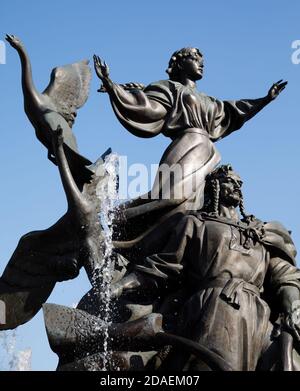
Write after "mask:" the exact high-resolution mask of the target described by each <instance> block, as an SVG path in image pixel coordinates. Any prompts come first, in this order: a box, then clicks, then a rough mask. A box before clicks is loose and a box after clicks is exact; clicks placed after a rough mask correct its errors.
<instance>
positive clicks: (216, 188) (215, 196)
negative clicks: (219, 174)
mask: <svg viewBox="0 0 300 391" xmlns="http://www.w3.org/2000/svg"><path fill="white" fill-rule="evenodd" d="M211 188H212V212H213V214H214V215H216V216H218V215H219V206H220V182H219V180H218V179H213V180H212V181H211Z"/></svg>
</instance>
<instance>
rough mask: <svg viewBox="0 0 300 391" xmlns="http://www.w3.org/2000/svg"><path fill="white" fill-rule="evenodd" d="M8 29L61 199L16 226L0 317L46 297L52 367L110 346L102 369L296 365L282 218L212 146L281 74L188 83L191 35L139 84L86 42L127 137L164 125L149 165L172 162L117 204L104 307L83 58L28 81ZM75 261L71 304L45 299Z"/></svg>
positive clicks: (83, 360) (292, 277)
mask: <svg viewBox="0 0 300 391" xmlns="http://www.w3.org/2000/svg"><path fill="white" fill-rule="evenodd" d="M6 39H7V41H8V42H9V43H10V45H11V46H12V47H13V48H15V49H16V51H17V52H18V54H19V57H20V60H21V66H22V88H23V94H24V106H25V111H26V114H27V116H28V118H29V120H30V121H31V123H32V125H33V127H34V128H35V131H36V136H37V138H38V139H39V141H41V143H42V144H43V145H44V146H45V147H46V149H47V153H48V158H49V160H50V161H51V162H52V163H54V164H55V165H57V167H58V171H59V174H60V178H61V182H62V185H63V187H64V191H65V194H66V198H67V202H68V209H67V212H66V213H65V215H64V216H63V217H62V218H61V219H59V220H58V221H57V222H56V223H55V224H54V225H53V226H52V227H50V228H48V229H46V230H42V231H34V232H31V233H28V234H26V235H24V236H23V237H22V238H21V239H20V241H19V243H18V246H17V248H16V250H15V252H14V253H13V255H12V257H11V259H10V260H9V262H8V264H7V266H6V268H5V270H4V273H3V275H2V277H1V278H0V300H1V301H2V302H4V303H5V305H6V312H7V313H6V323H5V324H3V325H0V330H6V329H13V328H15V327H17V326H19V325H21V324H24V323H25V322H27V321H29V320H30V319H31V318H32V317H33V316H35V314H36V313H37V312H38V311H39V310H40V309H41V307H43V310H44V317H45V325H46V329H47V334H48V338H49V343H50V346H51V348H52V350H53V351H54V352H56V353H57V355H58V356H59V364H58V370H83V371H88V370H91V369H92V370H101V369H103V362H104V360H106V361H107V358H105V357H104V355H105V354H107V351H108V352H109V356H108V357H109V359H108V364H107V365H108V369H111V370H114V369H121V370H134V369H147V370H153V371H154V370H156V371H164V370H178V371H184V370H197V371H209V370H219V371H256V370H264V371H276V370H285V371H292V370H299V369H300V357H299V354H298V351H299V341H300V325H299V316H298V315H299V303H300V301H299V300H300V271H299V270H298V269H297V267H296V260H295V256H296V249H295V246H294V244H293V241H292V239H291V235H290V233H289V231H288V230H287V229H286V228H285V227H283V226H282V225H281V224H280V223H279V222H275V221H273V222H265V221H261V220H259V219H258V218H256V217H255V216H254V215H249V214H247V213H246V211H245V207H244V200H243V195H242V190H241V189H242V179H241V178H240V176H239V175H238V174H237V173H236V172H235V171H234V170H233V168H232V167H231V165H219V162H220V154H219V152H218V150H217V149H216V147H215V142H216V141H218V140H220V139H222V138H224V137H226V136H228V135H230V134H231V133H232V132H234V131H236V130H238V129H240V128H241V127H242V126H243V125H244V123H245V122H246V121H248V120H249V119H251V118H252V117H254V116H255V115H256V114H257V113H258V112H259V111H260V110H262V109H263V108H264V107H265V106H266V105H267V104H269V103H270V102H271V101H272V100H274V99H275V98H276V97H277V96H278V95H279V94H280V93H281V92H282V91H283V89H284V88H285V86H286V84H287V82H283V81H282V80H280V81H279V82H277V83H274V84H273V85H272V86H271V88H270V90H269V91H268V93H267V95H266V96H264V97H262V98H259V99H243V100H237V101H221V100H218V99H216V98H213V97H210V96H207V95H205V94H204V93H202V92H199V91H198V90H197V88H196V82H197V81H198V80H200V79H201V78H202V76H203V55H202V54H201V52H200V51H199V50H198V49H196V48H183V49H181V50H178V51H176V52H175V53H173V55H172V56H171V59H170V61H169V65H168V68H167V73H168V76H169V78H168V79H167V80H160V81H157V82H154V83H151V84H150V85H148V86H146V87H145V86H144V85H142V84H139V83H127V84H116V83H114V82H113V81H112V80H111V79H110V76H109V68H108V66H107V65H106V64H105V62H103V61H102V60H101V59H100V58H99V57H98V56H96V55H95V56H94V67H95V72H96V74H97V76H98V77H99V78H100V79H101V81H102V86H101V88H100V90H99V91H100V92H105V93H107V94H108V95H109V98H110V101H111V104H112V108H113V111H114V113H115V115H116V116H117V118H118V120H119V121H120V123H121V124H122V125H123V126H124V127H125V128H126V129H127V130H128V131H129V132H131V133H132V134H134V135H136V136H138V137H143V138H148V137H154V136H157V135H159V134H162V135H164V136H165V137H169V138H170V139H171V143H170V145H169V146H168V147H167V149H166V151H165V152H164V153H163V155H162V158H161V161H160V164H159V168H161V167H163V166H167V167H168V168H169V169H170V172H172V171H173V170H175V169H176V167H177V168H178V167H180V169H181V176H180V177H179V178H176V180H173V181H170V180H167V181H166V180H163V179H162V177H161V175H159V170H158V174H157V176H156V179H155V181H154V185H153V188H152V189H151V190H150V191H149V193H148V194H146V195H145V194H144V195H141V196H140V197H138V198H136V199H133V200H130V201H128V202H125V203H123V204H121V205H119V206H118V207H116V210H115V220H114V224H113V226H112V231H113V232H112V236H113V252H112V254H111V258H112V259H113V264H114V270H113V272H112V276H111V283H110V285H109V287H108V289H109V297H110V300H111V302H110V306H111V308H112V309H113V310H112V311H110V313H109V319H107V314H105V311H106V310H107V307H106V306H105V305H104V303H103V292H101V286H102V284H101V282H102V280H103V274H102V273H103V267H104V266H105V265H104V264H105V262H106V260H105V256H104V253H105V248H104V244H103V232H102V231H103V227H102V226H101V224H100V221H99V212H100V211H101V203H100V201H99V199H98V198H97V195H96V187H97V185H98V184H99V183H100V182H101V181H102V180H104V179H105V176H106V173H105V170H98V168H99V167H100V168H101V167H102V166H103V161H104V159H105V156H104V155H103V156H102V159H99V160H98V161H97V162H96V163H94V164H92V162H91V161H90V160H89V159H87V158H85V157H83V156H81V155H80V153H79V151H78V148H77V144H76V139H75V136H74V134H73V132H72V126H73V124H74V121H75V118H76V113H77V110H78V109H79V108H80V107H81V106H82V105H83V104H84V103H85V102H86V100H87V98H88V92H89V82H90V79H91V70H90V68H89V66H88V62H87V61H82V62H78V63H75V64H71V65H67V66H63V67H58V68H55V69H54V70H53V71H52V74H51V80H50V83H49V85H48V87H47V88H46V89H45V91H44V92H43V93H39V92H38V91H37V90H36V89H35V87H34V84H33V80H32V73H31V64H30V60H29V57H28V55H27V53H26V50H25V48H24V45H23V44H22V42H21V41H20V40H19V39H18V38H16V37H15V36H13V35H7V38H6ZM145 142H146V141H145ZM99 173H100V174H99ZM195 184H196V185H195ZM165 194H169V195H170V196H169V197H165ZM178 194H180V196H179V197H178V196H175V195H178ZM154 195H155V196H154ZM82 267H83V268H84V269H85V271H86V273H87V275H88V277H89V280H90V283H91V290H90V291H89V292H88V293H87V294H86V295H85V296H84V297H83V298H82V299H81V301H80V302H79V304H78V305H77V308H68V307H65V306H61V305H55V304H46V301H47V299H48V297H49V295H50V293H51V292H52V290H53V288H54V286H55V284H56V283H57V282H59V281H64V280H67V279H72V278H75V277H76V276H78V274H79V271H80V269H81V268H82ZM105 335H106V339H105ZM104 340H105V343H104ZM104 345H105V347H104ZM105 352H106V353H105Z"/></svg>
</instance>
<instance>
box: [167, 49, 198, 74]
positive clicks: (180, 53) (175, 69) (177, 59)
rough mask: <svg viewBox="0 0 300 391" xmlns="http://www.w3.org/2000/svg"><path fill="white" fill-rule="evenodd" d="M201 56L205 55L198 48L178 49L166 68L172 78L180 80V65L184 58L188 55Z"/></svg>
mask: <svg viewBox="0 0 300 391" xmlns="http://www.w3.org/2000/svg"><path fill="white" fill-rule="evenodd" d="M194 56H200V57H203V55H202V53H201V52H200V50H199V49H197V48H190V47H188V48H182V49H180V50H176V52H174V53H173V54H172V56H171V58H170V61H169V65H168V68H167V70H166V72H167V74H168V75H169V78H170V80H173V81H179V76H180V67H179V65H180V64H181V62H182V60H183V59H184V58H186V57H194Z"/></svg>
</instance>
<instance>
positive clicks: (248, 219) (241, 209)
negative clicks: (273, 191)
mask: <svg viewBox="0 0 300 391" xmlns="http://www.w3.org/2000/svg"><path fill="white" fill-rule="evenodd" d="M239 208H240V212H241V215H242V216H243V219H244V220H245V221H246V223H250V221H251V220H253V217H254V216H253V215H248V214H247V213H246V211H245V206H244V198H243V195H242V194H241V200H240V204H239Z"/></svg>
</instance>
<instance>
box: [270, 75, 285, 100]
mask: <svg viewBox="0 0 300 391" xmlns="http://www.w3.org/2000/svg"><path fill="white" fill-rule="evenodd" d="M287 84H288V82H287V81H282V80H279V81H278V82H277V83H274V84H273V85H272V87H271V88H270V89H269V92H268V98H269V99H270V100H273V99H275V98H277V96H278V95H279V94H280V93H281V92H282V91H283V90H284V89H285V86H286V85H287Z"/></svg>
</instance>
